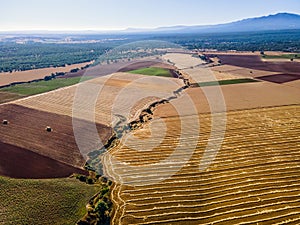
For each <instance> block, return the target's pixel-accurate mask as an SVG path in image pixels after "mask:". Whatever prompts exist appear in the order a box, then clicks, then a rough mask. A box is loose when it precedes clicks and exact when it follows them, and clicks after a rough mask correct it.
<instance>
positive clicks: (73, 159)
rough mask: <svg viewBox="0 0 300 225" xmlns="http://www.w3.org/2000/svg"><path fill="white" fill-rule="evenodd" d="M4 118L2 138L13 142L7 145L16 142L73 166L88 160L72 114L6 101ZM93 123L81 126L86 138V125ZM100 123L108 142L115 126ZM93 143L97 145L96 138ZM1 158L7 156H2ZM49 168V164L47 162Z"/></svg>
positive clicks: (1, 110)
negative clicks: (74, 128)
mask: <svg viewBox="0 0 300 225" xmlns="http://www.w3.org/2000/svg"><path fill="white" fill-rule="evenodd" d="M0 120H1V125H0V141H1V142H4V143H6V144H9V145H6V146H10V145H14V146H16V147H19V148H22V149H26V150H28V151H32V152H35V153H37V154H39V155H42V156H45V157H48V158H51V159H53V160H55V161H58V162H61V163H64V164H67V165H70V166H72V167H77V168H82V167H83V166H84V163H85V160H84V158H83V156H82V153H81V152H80V151H79V149H78V147H77V144H76V140H75V137H74V132H73V126H72V125H73V124H72V118H71V117H69V116H65V115H58V114H54V113H49V112H43V111H39V110H35V109H31V108H26V107H23V106H20V105H14V104H4V105H1V106H0ZM3 120H7V121H8V125H4V124H2V121H3ZM78 121H80V120H78ZM89 123H90V122H87V121H82V123H81V127H79V128H78V129H82V130H85V132H82V138H84V139H86V140H87V141H89V140H90V139H89V133H90V131H89V130H87V129H86V128H85V127H86V126H87V125H88V124H89ZM47 126H50V127H51V128H52V132H47V131H46V127H47ZM96 126H97V129H98V132H99V137H100V139H101V140H102V142H103V143H105V142H106V141H107V140H108V138H109V137H110V136H111V132H112V131H111V128H110V127H107V126H104V125H102V124H96ZM90 144H91V145H93V140H91V143H90ZM1 148H2V147H1ZM9 148H11V147H9ZM2 151H8V149H2ZM1 160H4V159H3V158H1ZM1 160H0V162H1ZM51 165H54V164H53V163H52V164H51ZM45 168H47V165H46V164H45ZM70 168H71V167H70ZM50 170H54V168H50ZM69 171H70V170H69ZM15 176H17V174H15Z"/></svg>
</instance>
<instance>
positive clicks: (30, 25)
mask: <svg viewBox="0 0 300 225" xmlns="http://www.w3.org/2000/svg"><path fill="white" fill-rule="evenodd" d="M0 6H1V9H2V10H1V14H0V31H12V30H120V29H127V28H156V27H165V26H176V25H188V26H190V25H211V24H222V23H228V22H232V21H236V20H241V19H244V18H252V17H259V16H264V15H270V14H276V13H279V12H289V13H295V14H300V1H299V0H284V1H283V0H264V1H262V0H243V1H241V0H216V1H207V0H205V1H204V0H185V1H182V0H151V1H148V0H84V1H83V0H63V1H60V0H43V1H40V0H26V1H23V0H9V1H8V0H1V2H0Z"/></svg>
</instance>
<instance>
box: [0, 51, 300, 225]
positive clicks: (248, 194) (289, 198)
mask: <svg viewBox="0 0 300 225" xmlns="http://www.w3.org/2000/svg"><path fill="white" fill-rule="evenodd" d="M218 57H219V59H221V61H222V64H221V65H219V66H214V67H210V65H208V64H207V63H206V62H204V61H202V60H200V59H199V58H198V57H192V56H191V55H188V54H179V53H169V54H166V55H164V56H163V58H162V59H163V60H164V63H160V61H159V60H158V61H145V62H133V63H132V65H128V64H125V63H124V65H123V64H122V66H121V67H120V65H118V66H117V65H115V67H114V66H112V67H113V68H112V69H113V70H114V71H115V70H116V69H117V70H118V71H119V72H117V73H112V74H110V75H106V76H104V75H105V73H107V71H106V70H105V71H104V72H103V71H99V74H98V75H99V76H97V69H95V68H94V69H93V68H92V69H91V70H90V72H89V73H87V74H86V75H87V76H89V77H95V78H94V79H89V80H87V81H84V82H82V83H79V84H76V85H73V86H69V87H63V88H60V89H57V90H54V91H50V92H47V93H41V94H37V95H34V96H30V97H25V98H22V99H19V100H14V99H15V98H19V97H23V94H24V93H15V95H21V96H15V95H14V94H12V93H10V92H5V93H6V95H7V96H4V98H11V99H12V100H14V101H12V102H9V103H5V104H1V105H0V119H1V121H3V122H2V124H1V125H0V153H1V154H2V155H5V157H2V158H1V159H0V165H1V166H0V175H2V176H8V177H14V178H61V177H68V176H70V175H71V174H73V173H81V174H87V172H86V171H85V170H84V169H83V167H84V165H85V160H86V158H85V157H86V155H87V154H88V153H89V152H91V151H93V150H96V149H100V148H101V147H102V146H103V144H105V143H107V142H108V141H109V140H111V137H112V136H113V134H114V132H115V130H114V128H116V127H117V126H118V127H119V128H120V127H126V125H128V123H129V122H131V121H137V122H138V123H141V124H139V126H138V128H137V129H135V130H131V131H130V130H129V131H128V132H127V133H125V135H124V136H122V137H121V139H120V143H119V144H117V145H116V146H113V147H112V148H111V149H109V151H108V152H106V153H105V154H104V155H103V156H102V157H101V160H102V161H101V162H102V164H103V167H104V172H105V175H106V176H107V177H109V178H111V179H112V180H113V181H115V183H114V185H113V190H112V194H111V199H112V201H113V203H114V211H113V215H112V221H111V223H112V224H116V225H117V224H239V223H243V224H257V223H259V224H260V223H262V224H299V223H300V216H299V215H300V207H299V206H300V187H299V184H298V183H299V177H300V172H299V171H300V170H299V168H300V152H299V147H300V146H299V143H300V137H299V132H300V123H299V122H300V119H299V117H300V114H299V112H300V98H299V96H300V89H299V87H300V86H299V84H300V83H299V79H298V76H299V71H300V70H299V69H300V67H299V63H297V62H284V63H283V62H262V61H261V60H260V59H259V58H257V57H259V56H256V55H247V54H243V55H238V56H237V55H230V54H225V55H223V54H220V55H218ZM237 57H238V58H237ZM237 59H239V60H237ZM251 63H252V64H251ZM291 63H293V64H291ZM291 65H292V66H291ZM117 67H118V68H117ZM169 70H170V71H171V72H170V71H169ZM173 70H179V72H180V73H181V74H182V77H181V78H182V79H178V78H171V76H172V75H174V73H175V72H174V71H173ZM172 71H173V72H172ZM177 72H178V71H177ZM177 72H176V73H177ZM102 73H103V74H102ZM79 75H80V73H78V74H73V75H71V77H72V76H74V77H76V76H79ZM146 75H148V76H146ZM157 75H159V76H157ZM160 75H161V76H166V77H161V76H160ZM169 76H170V77H169ZM274 76H276V77H274ZM174 77H175V76H174ZM270 77H271V80H270V79H269V78H270ZM244 78H247V79H250V81H251V82H250V81H249V83H244V81H243V80H244ZM72 79H73V78H72ZM76 79H78V78H76ZM219 80H222V82H220V83H221V84H222V83H224V84H226V85H221V86H218V85H215V83H214V82H216V81H219ZM224 80H226V81H224ZM187 81H188V82H189V83H190V84H199V83H200V84H201V83H202V84H205V83H206V84H211V83H210V82H213V84H214V85H203V86H201V85H200V87H199V86H197V85H191V86H189V85H188V83H187ZM252 81H255V82H252ZM278 81H280V82H278ZM247 82H248V80H247ZM228 83H229V84H228ZM8 93H9V94H8ZM163 99H169V100H168V101H165V102H164V104H162V103H159V104H157V105H155V106H154V107H152V108H151V109H149V107H150V105H151V104H153V103H157V102H159V101H161V100H163ZM220 106H224V107H220ZM144 109H148V111H150V112H148V113H149V115H148V116H149V118H150V119H149V121H148V120H147V121H148V122H146V121H145V120H143V119H142V118H141V113H142V112H145V111H143V110H144ZM4 121H6V122H5V123H4ZM216 121H219V122H220V123H216ZM74 124H76V126H75V127H74ZM47 127H50V128H51V132H47V130H46V128H47ZM95 130H96V133H95ZM223 132H224V133H223ZM76 135H77V136H76ZM223 135H224V136H223ZM99 140H100V143H99ZM214 143H221V145H220V148H217V145H214ZM82 146H84V147H83V148H81V147H82ZM203 165H206V166H203ZM201 168H202V169H201ZM1 179H2V178H1ZM65 181H66V183H67V188H68V187H70V188H71V189H72V190H74V193H75V192H76V193H75V195H74V196H78V193H83V194H84V196H85V199H86V198H87V197H86V196H87V195H88V194H89V193H92V192H93V190H91V189H89V190H88V192H89V193H87V192H84V191H83V190H82V189H80V188H84V187H80V188H79V189H76V190H75V189H74V188H73V187H74V185H75V186H76V184H74V183H73V181H70V180H68V179H66V180H65ZM3 182H4V183H3V184H7V187H8V186H9V185H12V186H13V187H14V188H11V189H8V190H7V191H5V193H4V192H3V191H4V189H2V193H0V194H2V195H5V194H7V193H8V194H11V193H12V192H13V191H15V190H17V189H16V187H15V186H16V185H21V187H23V186H22V185H24V188H25V189H26V188H27V187H28V185H33V186H34V187H36V185H39V184H41V187H43V185H44V184H43V181H36V182H37V183H32V184H31V183H30V182H32V181H31V180H28V182H29V184H27V183H26V182H24V180H20V183H19V184H17V183H14V181H13V180H10V179H7V178H3ZM23 182H24V183H23ZM39 182H40V183H39ZM45 182H46V183H47V182H48V181H45ZM49 182H50V183H47V184H45V185H46V186H49V185H50V186H51V185H52V184H51V181H49ZM62 182H63V181H62ZM58 183H59V184H60V181H59V182H58ZM0 185H1V184H0ZM68 185H69V186H68ZM3 187H4V186H3ZM51 187H52V186H51ZM60 187H61V186H60ZM5 188H6V186H5ZM25 189H24V190H25ZM62 189H63V187H61V189H59V190H60V191H59V193H61V195H64V194H65V193H64V192H63V191H62ZM0 190H1V189H0ZM37 191H38V190H37ZM52 191H53V190H49V193H47V192H41V193H46V194H49V196H52V195H53V193H52ZM24 193H25V194H26V191H24ZM66 195H67V196H69V195H68V193H67V194H66ZM71 195H72V193H71ZM90 197H91V196H90ZM20 198H21V197H20ZM54 199H55V198H54ZM48 200H49V199H47V200H45V201H46V202H47V205H48V204H50V203H49V202H48ZM69 200H70V201H71V200H72V198H67V199H66V201H69ZM30 201H31V200H30ZM30 201H29V202H30ZM86 203H87V202H86ZM8 204H9V203H8ZM32 204H35V203H34V201H33V202H32ZM38 204H40V203H38ZM67 204H69V203H67ZM82 204H83V203H82V202H77V201H76V204H75V203H74V205H73V206H74V207H73V208H72V209H71V210H73V211H74V210H82V208H83V207H82ZM12 205H14V204H12ZM51 207H53V206H52V205H51V204H50V208H51ZM1 210H2V211H1ZM5 210H6V211H5ZM7 210H10V211H7ZM12 211H13V207H10V208H9V207H8V208H5V207H4V208H0V213H1V215H4V214H6V213H9V214H11V215H12V216H14V213H12ZM67 211H68V210H67ZM35 212H36V213H38V212H39V210H35ZM48 212H49V211H48ZM59 213H60V211H59V212H58V213H54V215H56V216H57V215H60V214H59ZM25 214H26V213H25ZM25 214H24V215H23V214H22V215H20V218H21V217H22V218H24V217H28V220H23V221H25V222H26V221H29V222H28V223H32V221H31V220H30V219H29V218H31V217H32V215H25ZM76 215H77V217H78V215H81V216H82V212H78V214H76ZM14 218H15V219H14V220H18V219H19V215H17V216H16V217H14ZM33 218H34V217H33ZM51 219H52V218H51ZM5 220H12V219H11V218H4V221H5ZM53 220H55V221H61V222H62V223H64V218H62V220H58V219H57V218H53ZM12 221H13V220H12ZM65 221H67V222H66V223H69V222H70V221H71V220H70V221H68V220H65ZM0 223H1V221H0ZM70 223H71V222H70Z"/></svg>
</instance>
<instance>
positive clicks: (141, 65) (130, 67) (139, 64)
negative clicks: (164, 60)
mask: <svg viewBox="0 0 300 225" xmlns="http://www.w3.org/2000/svg"><path fill="white" fill-rule="evenodd" d="M159 62H160V61H158V60H157V61H141V62H133V63H131V64H129V65H126V66H124V67H123V68H121V69H119V70H118V72H128V71H131V70H137V69H140V68H145V67H152V66H154V65H156V64H158V63H159Z"/></svg>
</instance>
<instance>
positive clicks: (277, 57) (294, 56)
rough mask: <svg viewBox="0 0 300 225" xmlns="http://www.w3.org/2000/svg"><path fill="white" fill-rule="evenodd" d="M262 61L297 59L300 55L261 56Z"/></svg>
mask: <svg viewBox="0 0 300 225" xmlns="http://www.w3.org/2000/svg"><path fill="white" fill-rule="evenodd" d="M262 58H264V59H297V58H300V54H282V55H263V56H262Z"/></svg>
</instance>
